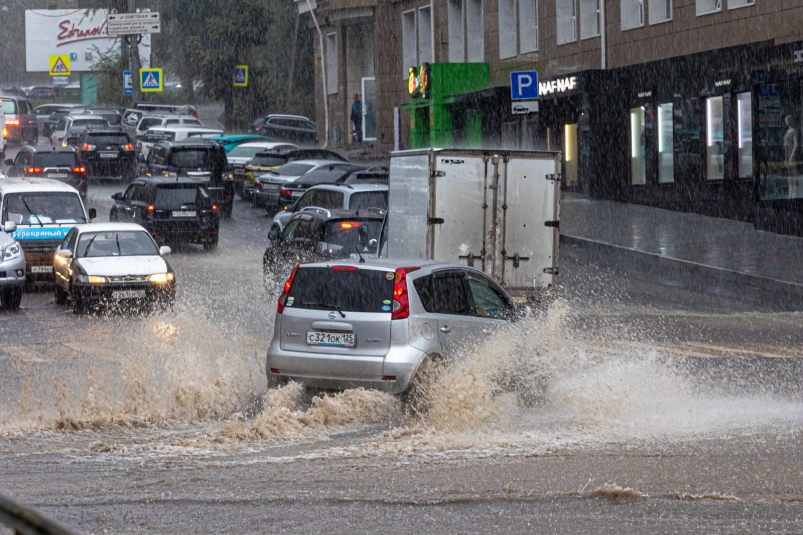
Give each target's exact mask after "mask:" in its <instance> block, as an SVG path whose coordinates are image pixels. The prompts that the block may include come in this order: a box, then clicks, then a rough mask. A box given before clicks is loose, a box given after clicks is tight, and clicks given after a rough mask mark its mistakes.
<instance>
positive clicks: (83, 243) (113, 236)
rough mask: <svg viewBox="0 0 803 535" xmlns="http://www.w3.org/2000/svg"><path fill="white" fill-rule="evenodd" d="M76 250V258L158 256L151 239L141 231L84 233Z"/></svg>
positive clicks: (157, 250)
mask: <svg viewBox="0 0 803 535" xmlns="http://www.w3.org/2000/svg"><path fill="white" fill-rule="evenodd" d="M76 249H77V252H76V257H77V258H93V257H99V256H142V255H157V256H158V255H159V249H158V248H157V247H156V244H155V243H153V238H151V237H150V235H149V234H148V233H147V232H144V231H141V230H125V231H119V230H118V231H114V232H84V233H83V234H81V237H80V238H79V239H78V246H77V247H76Z"/></svg>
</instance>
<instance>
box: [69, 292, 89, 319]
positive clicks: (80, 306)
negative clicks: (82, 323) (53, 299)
mask: <svg viewBox="0 0 803 535" xmlns="http://www.w3.org/2000/svg"><path fill="white" fill-rule="evenodd" d="M72 311H73V313H74V314H83V313H84V312H86V303H84V299H83V297H81V294H80V293H77V292H72Z"/></svg>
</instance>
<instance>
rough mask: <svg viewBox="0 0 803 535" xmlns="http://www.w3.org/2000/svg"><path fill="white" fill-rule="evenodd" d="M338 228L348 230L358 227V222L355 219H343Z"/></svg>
mask: <svg viewBox="0 0 803 535" xmlns="http://www.w3.org/2000/svg"><path fill="white" fill-rule="evenodd" d="M340 228H341V229H343V230H349V229H352V228H360V224H359V223H357V222H356V221H343V222H342V223H340Z"/></svg>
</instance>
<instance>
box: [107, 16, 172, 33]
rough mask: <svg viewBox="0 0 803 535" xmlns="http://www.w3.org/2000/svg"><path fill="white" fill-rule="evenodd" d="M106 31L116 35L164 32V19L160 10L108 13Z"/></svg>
mask: <svg viewBox="0 0 803 535" xmlns="http://www.w3.org/2000/svg"><path fill="white" fill-rule="evenodd" d="M106 31H107V33H108V34H109V35H111V36H115V37H116V36H120V35H135V34H140V33H162V21H161V18H160V15H159V13H158V12H153V13H151V12H147V13H110V14H109V15H106Z"/></svg>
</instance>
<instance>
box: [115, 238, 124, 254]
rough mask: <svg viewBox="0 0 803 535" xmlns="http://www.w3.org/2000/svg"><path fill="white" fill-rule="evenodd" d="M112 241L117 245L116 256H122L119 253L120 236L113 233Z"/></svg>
mask: <svg viewBox="0 0 803 535" xmlns="http://www.w3.org/2000/svg"><path fill="white" fill-rule="evenodd" d="M114 241H115V242H116V243H117V256H123V253H122V252H121V251H120V235H119V234H117V233H115V234H114Z"/></svg>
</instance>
